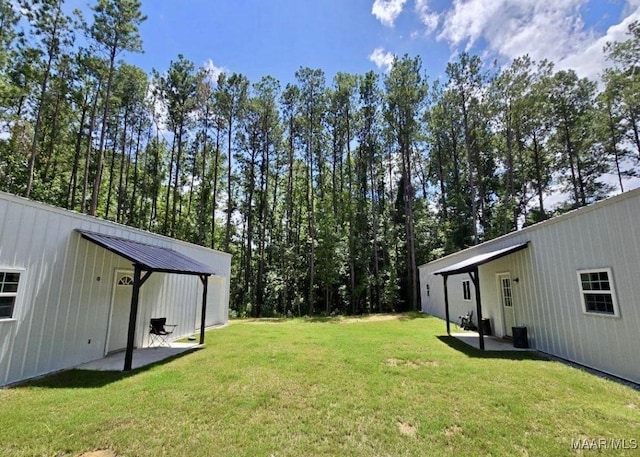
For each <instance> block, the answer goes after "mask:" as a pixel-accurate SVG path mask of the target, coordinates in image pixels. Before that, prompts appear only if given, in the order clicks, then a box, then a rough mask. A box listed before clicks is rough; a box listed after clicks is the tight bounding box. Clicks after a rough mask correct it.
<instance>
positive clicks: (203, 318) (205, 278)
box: [200, 275, 209, 344]
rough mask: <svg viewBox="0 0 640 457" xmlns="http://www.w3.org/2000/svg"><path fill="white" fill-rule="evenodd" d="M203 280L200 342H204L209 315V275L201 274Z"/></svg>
mask: <svg viewBox="0 0 640 457" xmlns="http://www.w3.org/2000/svg"><path fill="white" fill-rule="evenodd" d="M200 281H202V314H201V316H200V344H204V326H205V321H206V317H207V288H208V286H209V277H208V276H207V275H200Z"/></svg>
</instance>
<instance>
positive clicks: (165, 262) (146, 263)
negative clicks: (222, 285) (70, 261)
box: [76, 229, 215, 276]
mask: <svg viewBox="0 0 640 457" xmlns="http://www.w3.org/2000/svg"><path fill="white" fill-rule="evenodd" d="M76 231H77V232H78V233H80V234H81V235H82V237H83V238H86V239H87V240H89V241H91V242H92V243H95V244H97V245H98V246H101V247H103V248H105V249H107V250H109V251H111V252H113V253H114V254H117V255H119V256H121V257H124V258H125V259H128V260H130V261H131V262H133V263H134V264H138V265H140V267H141V268H142V270H144V271H152V272H162V273H177V274H185V275H207V276H210V275H213V274H215V271H213V269H212V268H211V267H210V266H208V265H205V264H204V263H201V262H198V261H197V260H194V259H192V258H191V257H188V256H186V255H184V254H181V253H180V252H178V251H174V250H173V249H169V248H165V247H162V246H153V245H151V244H145V243H140V242H138V241H132V240H127V239H125V238H120V237H117V236H111V235H104V234H102V233H95V232H90V231H87V230H81V229H76Z"/></svg>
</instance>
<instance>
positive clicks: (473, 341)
mask: <svg viewBox="0 0 640 457" xmlns="http://www.w3.org/2000/svg"><path fill="white" fill-rule="evenodd" d="M451 336H453V337H454V338H456V339H458V340H460V341H462V342H463V343H465V344H468V345H469V346H472V347H474V348H476V349H480V341H479V335H478V333H477V332H463V333H452V334H451ZM484 350H485V351H535V349H531V348H526V349H523V348H516V347H514V346H513V343H512V342H511V341H509V340H505V339H503V338H498V337H497V336H485V337H484Z"/></svg>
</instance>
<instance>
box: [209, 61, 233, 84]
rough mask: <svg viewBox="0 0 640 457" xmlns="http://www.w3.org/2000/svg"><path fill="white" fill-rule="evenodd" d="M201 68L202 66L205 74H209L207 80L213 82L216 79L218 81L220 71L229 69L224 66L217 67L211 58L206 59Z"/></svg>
mask: <svg viewBox="0 0 640 457" xmlns="http://www.w3.org/2000/svg"><path fill="white" fill-rule="evenodd" d="M202 68H204V70H205V71H206V72H207V75H208V76H209V80H210V81H211V82H212V83H213V84H215V83H216V81H218V76H220V73H228V72H229V70H228V69H227V68H225V67H218V66H216V65H214V63H213V60H211V59H209V60H207V61H206V62H205V63H204V64H203V65H202Z"/></svg>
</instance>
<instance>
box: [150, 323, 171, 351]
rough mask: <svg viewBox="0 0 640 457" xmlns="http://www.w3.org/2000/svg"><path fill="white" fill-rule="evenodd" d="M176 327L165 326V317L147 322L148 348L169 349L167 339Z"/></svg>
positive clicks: (169, 344)
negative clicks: (161, 347)
mask: <svg viewBox="0 0 640 457" xmlns="http://www.w3.org/2000/svg"><path fill="white" fill-rule="evenodd" d="M176 327H177V325H174V324H167V318H166V317H157V318H152V319H151V321H150V322H149V336H150V337H151V339H150V341H149V347H150V348H152V347H160V346H166V347H170V346H171V343H170V342H169V338H171V334H172V333H173V331H174V330H175V328H176Z"/></svg>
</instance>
